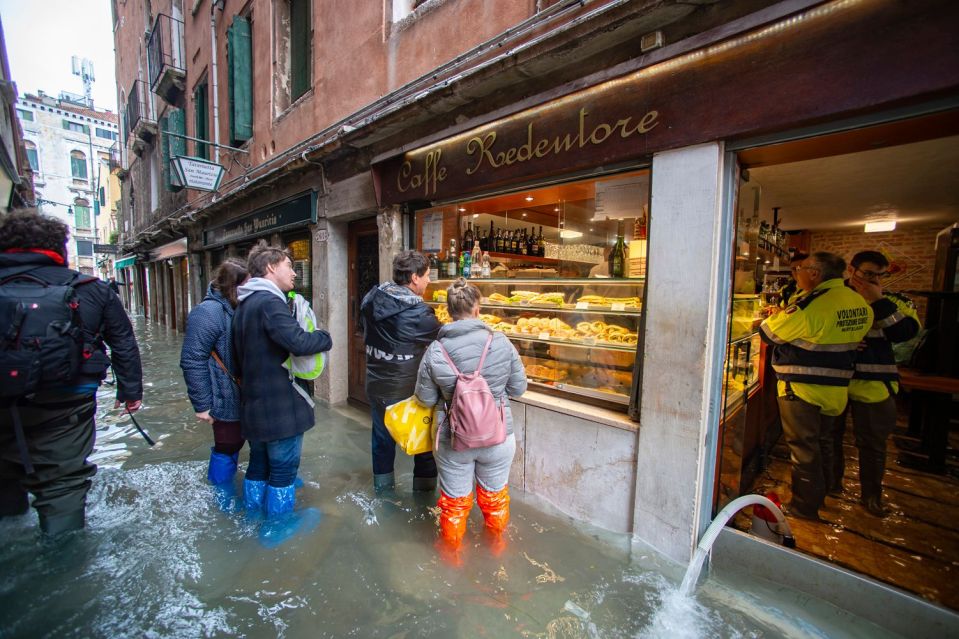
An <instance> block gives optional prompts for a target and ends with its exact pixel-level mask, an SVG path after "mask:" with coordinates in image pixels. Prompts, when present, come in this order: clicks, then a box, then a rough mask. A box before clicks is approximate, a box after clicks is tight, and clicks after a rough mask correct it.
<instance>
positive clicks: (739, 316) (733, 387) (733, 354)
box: [723, 294, 763, 415]
mask: <svg viewBox="0 0 959 639" xmlns="http://www.w3.org/2000/svg"><path fill="white" fill-rule="evenodd" d="M761 309H762V300H761V298H760V296H759V295H744V294H735V295H734V296H733V313H732V321H731V323H730V327H729V346H728V351H727V353H726V374H725V376H724V377H723V391H724V392H723V395H724V397H725V398H726V414H727V415H730V414H731V413H733V412H734V411H735V409H736V408H737V407H738V406H739V404H740V402H743V401H745V399H746V397H747V396H748V395H749V394H750V393H751V392H752V391H753V390H755V388H756V386H757V385H758V383H759V346H760V344H759V342H760V337H759V332H758V330H759V325H760V324H761V323H762V319H763V318H762V310H761Z"/></svg>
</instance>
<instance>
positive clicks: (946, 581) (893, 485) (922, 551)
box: [733, 410, 959, 611]
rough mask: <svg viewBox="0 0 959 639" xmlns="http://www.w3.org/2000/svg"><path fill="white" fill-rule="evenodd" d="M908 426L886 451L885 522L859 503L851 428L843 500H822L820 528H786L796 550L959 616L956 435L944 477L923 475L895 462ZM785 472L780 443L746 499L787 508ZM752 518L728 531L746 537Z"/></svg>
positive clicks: (747, 513) (785, 454)
mask: <svg viewBox="0 0 959 639" xmlns="http://www.w3.org/2000/svg"><path fill="white" fill-rule="evenodd" d="M906 423H907V419H906V415H905V414H904V411H903V410H900V417H899V426H898V427H897V429H896V432H895V433H894V434H893V436H892V437H890V439H889V445H888V449H887V462H886V476H885V480H884V481H883V489H884V490H883V502H884V505H885V507H886V509H887V510H888V511H889V514H888V515H887V516H886V517H885V518H878V517H874V516H872V515H870V514H869V513H867V512H866V511H865V510H864V509H863V507H862V506H860V504H859V463H858V451H857V450H856V447H855V445H854V440H853V434H852V423H851V421H850V422H849V423H848V424H847V427H846V434H845V444H844V450H845V456H846V472H845V475H844V477H843V493H842V496H841V497H831V496H830V497H827V498H826V503H825V506H824V507H823V508H822V509H821V510H820V511H819V514H820V516H821V517H822V519H823V521H822V522H813V521H808V520H804V519H798V518H793V517H790V518H789V525H790V526H791V527H792V529H793V534H794V536H795V538H796V547H797V549H799V550H800V551H802V552H805V553H807V554H809V555H812V556H815V557H819V558H821V559H824V560H828V561H830V562H833V563H835V564H837V565H839V566H842V567H844V568H848V569H850V570H854V571H856V572H859V573H862V574H865V575H868V576H870V577H872V578H874V579H876V580H878V581H882V582H885V583H888V584H891V585H893V586H896V587H898V588H902V589H903V590H908V591H910V592H914V593H916V594H918V595H920V596H922V597H924V598H925V599H927V600H929V601H933V602H936V603H938V604H941V605H943V606H946V607H948V608H951V609H952V610H957V611H959V459H957V456H956V454H955V451H959V434H957V433H956V432H955V430H953V431H952V432H951V433H950V437H949V453H950V454H948V455H947V462H946V463H947V468H946V473H944V474H941V475H940V474H932V473H927V472H922V471H919V470H913V469H910V468H906V467H903V466H901V465H899V464H898V463H897V461H896V460H897V457H898V456H899V453H900V448H899V446H902V447H903V448H907V447H908V448H911V447H912V444H916V443H918V442H917V441H916V440H915V439H914V438H911V437H909V435H908V433H907V429H906ZM790 472H791V470H790V463H789V451H788V449H787V447H786V445H785V443H784V442H783V439H782V438H780V440H779V443H778V444H777V445H776V446H775V447H774V448H773V450H772V453H771V455H770V458H769V463H768V466H767V468H766V470H765V471H764V472H762V473H761V474H760V475H759V477H758V478H757V480H756V482H755V486H754V487H753V490H752V491H751V492H754V493H757V494H765V493H766V492H767V491H774V492H776V493H777V494H778V495H779V497H780V498H781V499H782V501H783V503H788V502H789V499H790V497H791V494H790V489H789V484H790ZM751 515H752V509H748V508H747V509H745V510H743V511H741V512H740V513H739V515H738V516H737V517H736V519H735V520H734V522H733V525H734V526H735V527H736V528H738V529H740V530H744V531H748V530H749V529H750V527H751V525H752V517H751Z"/></svg>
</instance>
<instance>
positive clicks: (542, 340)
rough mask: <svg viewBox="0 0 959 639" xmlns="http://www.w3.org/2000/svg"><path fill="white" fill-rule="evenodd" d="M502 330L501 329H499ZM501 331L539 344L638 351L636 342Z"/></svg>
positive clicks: (515, 337) (508, 335)
mask: <svg viewBox="0 0 959 639" xmlns="http://www.w3.org/2000/svg"><path fill="white" fill-rule="evenodd" d="M497 330H500V329H497ZM501 332H502V333H503V334H504V335H506V336H507V337H511V338H514V339H517V340H520V341H523V342H534V343H537V344H560V345H565V346H578V347H580V348H583V347H589V346H602V347H603V348H605V349H610V350H616V351H625V352H627V353H632V352H635V351H636V344H621V343H618V342H607V341H605V340H601V339H592V340H590V339H589V338H586V339H581V340H577V339H561V338H558V337H550V336H548V335H544V334H542V333H541V334H539V335H531V334H529V333H520V332H517V331H503V330H501Z"/></svg>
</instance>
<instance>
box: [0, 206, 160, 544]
mask: <svg viewBox="0 0 959 639" xmlns="http://www.w3.org/2000/svg"><path fill="white" fill-rule="evenodd" d="M68 233H69V228H68V227H67V225H66V224H63V223H62V222H60V221H59V220H57V219H55V218H52V217H47V216H44V215H39V214H37V213H36V212H35V211H32V210H23V211H16V212H13V213H10V214H8V215H6V216H5V217H2V218H0V283H5V282H8V281H12V280H13V277H14V276H15V274H17V273H21V274H22V273H24V272H25V273H26V274H27V275H28V277H30V278H36V280H40V281H42V282H45V283H47V284H49V285H62V284H63V283H64V282H67V281H71V280H72V282H73V286H74V288H75V292H76V296H77V299H78V304H77V310H78V312H79V317H80V324H81V325H82V333H83V336H82V342H83V344H84V345H85V346H84V352H83V354H82V359H81V363H80V365H79V370H78V372H77V373H76V374H75V375H74V376H73V378H72V379H70V380H69V381H64V382H60V383H56V384H50V383H42V384H41V385H40V386H39V387H38V388H37V390H36V392H34V393H31V394H29V395H27V396H25V397H18V398H15V399H14V400H12V402H13V403H11V404H10V405H9V406H3V407H2V408H0V516H8V515H17V514H22V513H25V512H26V511H27V508H28V502H27V493H28V492H29V493H32V494H33V496H34V500H33V507H34V508H35V509H36V510H37V514H38V515H39V517H40V529H41V531H42V532H43V533H44V534H45V535H47V536H51V537H52V536H56V535H58V534H61V533H65V532H69V531H71V530H77V529H80V528H83V526H84V523H85V509H86V496H87V492H88V491H89V490H90V485H91V482H90V477H92V476H93V475H94V474H95V473H96V468H97V467H96V465H95V464H92V463H90V462H89V461H88V460H87V457H88V456H89V455H90V453H91V452H92V451H93V444H94V440H95V435H96V424H95V423H94V415H95V413H96V408H97V401H96V392H97V388H98V387H99V386H100V382H101V381H103V379H104V378H105V377H106V373H107V369H108V368H109V367H110V365H111V360H112V365H113V370H114V373H115V375H116V381H117V396H116V404H115V405H114V408H119V407H120V405H121V404H124V405H125V409H126V411H128V412H130V413H133V412H136V411H137V410H138V409H139V408H140V402H141V399H142V398H143V372H142V368H141V365H140V351H139V348H138V347H137V342H136V338H135V337H134V335H133V327H132V326H131V325H130V319H129V318H128V317H127V314H126V312H125V311H124V310H123V306H122V305H121V303H120V298H118V297H117V296H116V295H115V294H114V293H113V291H111V290H110V287H109V286H108V285H107V283H106V282H103V281H101V280H99V279H97V278H95V277H91V276H84V275H80V274H79V273H77V272H76V271H73V270H71V269H69V268H67V267H66V264H67V249H66V242H67V235H68ZM25 268H26V270H24V269H25ZM34 281H35V280H34ZM9 329H10V327H9V326H0V333H4V334H6V333H9ZM104 343H106V344H107V345H109V346H110V353H111V355H110V356H108V355H107V353H106V349H105V348H104ZM8 344H9V343H8V342H7V343H5V347H6V346H7V345H8ZM8 403H9V400H8ZM14 410H16V411H17V413H18V414H19V417H20V421H21V424H22V429H23V434H24V438H25V440H26V441H25V448H26V451H23V450H22V449H21V447H20V446H18V444H17V441H16V439H17V433H16V432H15V427H14ZM24 452H25V453H26V454H24ZM30 466H32V467H33V472H28V469H29V467H30Z"/></svg>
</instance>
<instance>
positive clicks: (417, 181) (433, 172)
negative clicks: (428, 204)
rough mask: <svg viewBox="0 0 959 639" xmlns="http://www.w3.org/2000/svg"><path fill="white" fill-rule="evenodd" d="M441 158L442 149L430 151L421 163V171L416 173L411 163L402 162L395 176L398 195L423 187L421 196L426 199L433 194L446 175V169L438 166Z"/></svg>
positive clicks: (407, 161)
mask: <svg viewBox="0 0 959 639" xmlns="http://www.w3.org/2000/svg"><path fill="white" fill-rule="evenodd" d="M442 157H443V150H442V149H434V150H432V151H430V152H429V153H427V154H426V157H425V159H424V161H423V171H422V172H417V173H414V172H413V163H412V162H410V161H409V160H404V161H403V164H402V165H400V171H399V173H397V175H396V189H397V190H398V191H399V192H400V193H406V192H407V191H410V190H416V189H418V188H420V187H423V194H424V195H426V196H427V197H429V196H430V195H433V194H435V193H436V191H437V188H438V187H439V183H440V182H442V181H443V180H445V179H446V175H447V170H446V167H445V166H440V160H441V159H442Z"/></svg>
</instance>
